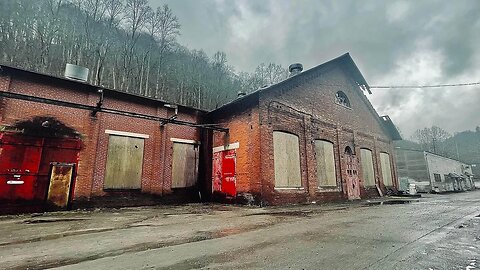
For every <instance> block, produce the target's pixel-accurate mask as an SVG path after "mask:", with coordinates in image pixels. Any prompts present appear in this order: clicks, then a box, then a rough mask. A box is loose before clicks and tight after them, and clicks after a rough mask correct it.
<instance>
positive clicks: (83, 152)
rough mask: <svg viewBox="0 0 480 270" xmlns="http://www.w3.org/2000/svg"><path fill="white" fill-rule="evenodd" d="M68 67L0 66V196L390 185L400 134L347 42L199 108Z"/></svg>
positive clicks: (116, 201) (280, 198) (100, 197)
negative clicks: (340, 49)
mask: <svg viewBox="0 0 480 270" xmlns="http://www.w3.org/2000/svg"><path fill="white" fill-rule="evenodd" d="M72 68H75V67H74V66H70V70H69V69H68V67H67V72H66V73H67V74H66V75H67V77H66V78H60V77H53V76H50V75H45V74H40V73H35V72H31V71H27V70H22V69H18V68H14V67H10V66H4V65H2V66H1V74H0V98H1V101H0V102H1V107H0V126H1V133H0V200H1V201H2V202H3V204H2V205H4V206H5V205H7V206H9V207H17V206H18V205H19V204H21V205H28V206H29V207H37V208H38V209H39V210H42V209H46V208H52V207H53V208H60V209H62V208H69V207H82V206H90V205H98V204H100V205H103V204H105V205H108V204H111V205H134V204H152V203H161V202H170V201H172V202H188V201H211V200H217V199H222V200H228V201H231V202H240V201H247V202H249V203H256V204H264V205H265V204H267V205H278V204H288V203H304V202H314V201H319V202H323V201H338V200H355V199H360V198H370V197H376V196H382V195H383V194H386V193H387V192H389V191H391V190H396V189H397V188H398V181H397V173H396V165H395V160H394V159H395V157H394V154H393V150H394V147H393V140H398V139H401V138H400V135H399V133H398V131H397V130H396V128H395V126H394V125H393V123H392V121H391V120H390V118H389V117H388V116H382V117H380V116H379V115H378V114H377V112H376V111H375V109H374V108H373V107H372V105H371V104H370V102H369V101H368V99H367V98H366V96H365V95H366V94H367V93H369V92H370V88H369V86H368V84H367V82H366V80H365V79H364V78H363V76H362V74H361V73H360V71H359V70H358V68H357V66H356V65H355V63H354V62H353V60H352V58H351V57H350V55H349V54H345V55H342V56H340V57H338V58H335V59H333V60H331V61H329V62H326V63H324V64H322V65H319V66H317V67H314V68H312V69H310V70H307V71H305V72H302V66H301V65H299V64H295V65H291V66H290V72H291V74H290V77H289V78H288V79H286V80H284V81H282V82H280V83H278V84H275V85H270V86H266V87H263V88H261V89H259V90H257V91H255V92H253V93H250V94H248V95H244V94H239V97H238V98H237V99H236V100H234V101H232V102H231V103H228V104H226V105H224V106H222V107H220V108H218V109H216V110H214V111H210V112H207V111H204V110H200V109H196V108H191V107H186V106H181V105H177V104H170V103H167V102H164V101H160V100H156V99H152V98H148V97H144V96H139V95H132V94H128V93H125V92H121V91H117V90H112V89H107V88H103V87H100V86H96V85H91V84H88V83H85V82H82V81H80V80H79V79H82V78H81V77H75V76H73V75H75V74H76V73H75V72H72ZM73 71H75V69H73ZM72 74H73V75H72Z"/></svg>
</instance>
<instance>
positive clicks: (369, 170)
mask: <svg viewBox="0 0 480 270" xmlns="http://www.w3.org/2000/svg"><path fill="white" fill-rule="evenodd" d="M360 159H361V162H362V176H363V185H364V186H366V187H371V186H375V175H374V170H373V157H372V151H370V150H368V149H364V148H362V149H360Z"/></svg>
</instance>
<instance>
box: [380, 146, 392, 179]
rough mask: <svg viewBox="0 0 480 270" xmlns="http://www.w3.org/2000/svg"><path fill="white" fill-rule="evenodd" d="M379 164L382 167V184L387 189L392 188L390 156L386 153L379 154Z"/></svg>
mask: <svg viewBox="0 0 480 270" xmlns="http://www.w3.org/2000/svg"><path fill="white" fill-rule="evenodd" d="M380 163H381V166H382V176H383V184H384V185H385V186H387V187H390V186H393V181H392V169H391V167H390V155H389V154H387V153H380Z"/></svg>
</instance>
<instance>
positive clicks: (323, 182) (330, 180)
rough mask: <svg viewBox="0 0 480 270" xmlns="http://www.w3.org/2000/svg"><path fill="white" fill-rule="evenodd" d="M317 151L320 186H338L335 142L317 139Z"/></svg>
mask: <svg viewBox="0 0 480 270" xmlns="http://www.w3.org/2000/svg"><path fill="white" fill-rule="evenodd" d="M315 153H316V159H317V181H318V186H320V187H336V186H337V178H336V176H335V157H334V154H333V143H331V142H328V141H322V140H315Z"/></svg>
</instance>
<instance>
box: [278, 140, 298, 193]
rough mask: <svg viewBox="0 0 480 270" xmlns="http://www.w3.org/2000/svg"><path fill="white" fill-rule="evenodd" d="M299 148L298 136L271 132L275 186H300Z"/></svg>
mask: <svg viewBox="0 0 480 270" xmlns="http://www.w3.org/2000/svg"><path fill="white" fill-rule="evenodd" d="M299 149H300V147H299V142H298V136H296V135H293V134H290V133H286V132H281V131H274V132H273V155H274V165H275V166H274V167H275V187H276V188H285V187H286V188H295V187H301V186H302V179H301V175H300V153H299Z"/></svg>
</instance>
